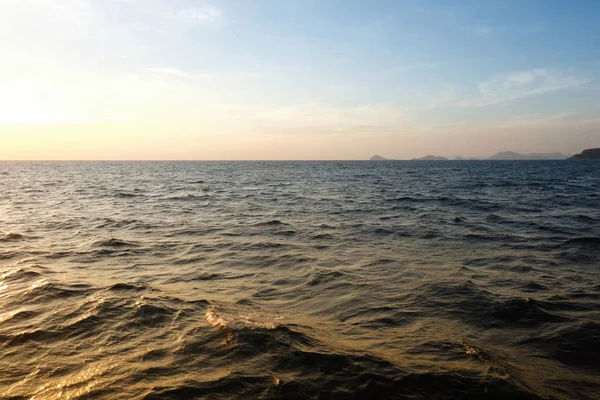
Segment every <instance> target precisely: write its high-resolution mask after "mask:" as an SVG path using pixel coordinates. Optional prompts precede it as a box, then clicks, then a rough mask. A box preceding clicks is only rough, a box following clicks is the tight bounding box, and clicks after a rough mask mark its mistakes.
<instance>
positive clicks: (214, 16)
mask: <svg viewBox="0 0 600 400" xmlns="http://www.w3.org/2000/svg"><path fill="white" fill-rule="evenodd" d="M221 15H222V12H221V9H220V8H218V7H216V6H213V5H209V4H207V5H203V6H198V7H192V8H188V9H183V10H179V11H177V13H176V16H177V17H179V18H182V19H187V20H191V21H199V22H215V21H217V20H218V19H219V18H221Z"/></svg>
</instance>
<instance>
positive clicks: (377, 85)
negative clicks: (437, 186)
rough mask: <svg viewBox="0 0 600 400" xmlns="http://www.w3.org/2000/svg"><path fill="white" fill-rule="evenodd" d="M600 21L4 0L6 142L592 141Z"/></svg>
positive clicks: (422, 145)
mask: <svg viewBox="0 0 600 400" xmlns="http://www.w3.org/2000/svg"><path fill="white" fill-rule="evenodd" d="M599 20H600V2H598V1H595V0H594V1H576V2H567V1H555V0H544V1H533V0H525V1H520V2H517V1H492V0H489V1H466V0H465V1H425V0H420V1H417V0H413V1H372V2H367V1H329V0H321V1H316V0H302V1H301V0H279V1H274V0H270V1H267V0H262V1H254V0H246V1H241V0H240V1H194V0H173V1H166V0H165V1H160V0H106V1H94V0H22V1H19V2H4V3H2V4H1V5H0V51H2V52H3V55H4V57H3V59H4V60H7V62H4V63H3V65H2V66H0V89H2V90H0V140H1V141H2V145H3V146H0V147H2V148H3V149H4V150H0V158H9V159H12V158H55V157H56V158H70V159H72V158H110V159H112V158H134V159H135V158H159V159H160V158H192V159H230V158H238V159H254V158H261V159H263V158H264V159H274V158H275V159H277V158H296V159H298V158H300V159H303V158H309V159H312V158H317V159H321V158H325V159H352V158H367V157H369V156H370V155H371V153H383V154H384V155H386V156H390V157H399V158H406V157H413V156H420V155H423V154H429V153H435V154H441V155H446V156H455V155H465V156H470V155H475V156H483V155H489V154H492V153H494V152H496V151H501V150H515V151H524V152H526V151H562V152H567V153H570V152H577V151H580V150H582V147H600V123H599V121H600V28H598V21H599ZM115 143H119V146H115ZM92 148H93V149H94V151H91V150H90V149H92Z"/></svg>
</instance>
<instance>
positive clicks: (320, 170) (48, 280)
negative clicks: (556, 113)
mask: <svg viewBox="0 0 600 400" xmlns="http://www.w3.org/2000/svg"><path fill="white" fill-rule="evenodd" d="M0 372H1V373H0V398H2V399H35V400H40V399H55V398H70V399H74V398H94V399H114V398H131V399H195V398H197V399H230V398H252V399H452V398H455V399H482V398H483V399H507V398H508V399H540V398H541V399H595V398H600V395H599V393H600V163H598V162H570V161H536V162H486V161H473V162H392V161H389V162H1V163H0Z"/></svg>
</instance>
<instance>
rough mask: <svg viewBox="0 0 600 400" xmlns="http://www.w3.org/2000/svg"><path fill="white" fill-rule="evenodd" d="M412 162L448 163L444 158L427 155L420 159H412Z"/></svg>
mask: <svg viewBox="0 0 600 400" xmlns="http://www.w3.org/2000/svg"><path fill="white" fill-rule="evenodd" d="M412 161H448V159H447V158H446V157H440V156H432V155H428V156H425V157H420V158H413V159H412Z"/></svg>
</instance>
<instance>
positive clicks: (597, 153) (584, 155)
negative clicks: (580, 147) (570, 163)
mask: <svg viewBox="0 0 600 400" xmlns="http://www.w3.org/2000/svg"><path fill="white" fill-rule="evenodd" d="M569 160H600V148H596V149H586V150H584V151H582V152H581V153H579V154H575V155H574V156H573V157H570V158H569Z"/></svg>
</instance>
